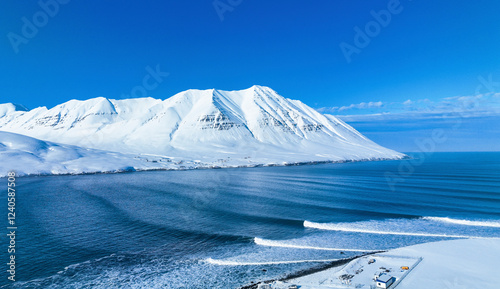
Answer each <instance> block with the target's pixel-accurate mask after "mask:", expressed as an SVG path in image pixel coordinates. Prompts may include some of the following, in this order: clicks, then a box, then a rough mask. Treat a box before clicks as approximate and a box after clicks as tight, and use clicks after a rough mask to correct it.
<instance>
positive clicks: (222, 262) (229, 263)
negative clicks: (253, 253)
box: [204, 258, 340, 266]
mask: <svg viewBox="0 0 500 289" xmlns="http://www.w3.org/2000/svg"><path fill="white" fill-rule="evenodd" d="M338 260H340V259H323V260H292V261H268V262H239V261H230V260H216V259H212V258H208V259H206V260H204V261H205V262H207V263H210V264H214V265H221V266H259V265H280V264H297V263H320V262H333V261H338Z"/></svg>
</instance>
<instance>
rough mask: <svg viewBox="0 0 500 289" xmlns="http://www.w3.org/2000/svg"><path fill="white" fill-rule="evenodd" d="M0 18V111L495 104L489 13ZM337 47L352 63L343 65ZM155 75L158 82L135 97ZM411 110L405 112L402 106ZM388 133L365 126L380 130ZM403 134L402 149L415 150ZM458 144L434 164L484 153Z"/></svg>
mask: <svg viewBox="0 0 500 289" xmlns="http://www.w3.org/2000/svg"><path fill="white" fill-rule="evenodd" d="M40 3H42V4H40ZM0 5H1V8H2V9H1V10H0V11H1V12H0V16H1V17H0V24H1V25H0V29H1V34H2V35H3V41H2V42H1V43H0V49H1V50H0V51H1V54H0V61H1V63H2V70H1V72H0V74H1V75H0V76H1V77H0V84H1V87H2V96H1V99H0V102H15V103H21V104H24V105H25V106H27V107H28V108H34V107H37V106H42V105H44V106H48V107H52V106H54V105H56V104H58V103H61V102H64V101H67V100H70V99H74V98H76V99H88V98H92V97H97V96H104V97H108V98H115V99H116V98H125V97H130V96H142V95H144V94H147V95H148V96H152V97H155V98H162V99H163V98H167V97H169V96H171V95H173V94H175V93H177V92H179V91H182V90H186V89H189V88H200V89H206V88H219V89H226V90H233V89H243V88H248V87H250V86H252V85H253V84H260V85H267V86H269V87H271V88H273V89H275V90H276V91H278V92H279V93H280V94H282V95H283V96H285V97H288V98H292V99H300V100H302V101H303V102H305V103H306V104H308V105H310V106H312V107H315V108H317V109H320V110H322V111H323V112H328V113H332V114H337V115H366V114H374V113H375V114H377V113H378V114H382V113H383V114H397V113H400V114H401V113H403V114H404V113H408V112H409V111H412V112H413V113H414V114H415V113H416V111H415V110H417V111H418V112H420V113H428V112H433V111H434V110H435V109H436V106H435V105H429V103H434V104H442V102H443V101H447V100H446V99H448V101H451V102H453V101H454V100H453V98H454V97H455V100H456V98H457V97H474V96H477V95H480V94H481V95H483V94H484V95H486V94H490V96H487V97H489V98H491V100H489V101H493V102H495V101H497V100H498V98H496V97H493V96H491V95H493V94H494V93H497V92H500V84H499V83H498V82H500V54H499V52H498V51H500V29H499V25H498V24H497V23H498V11H500V2H498V1H453V4H452V3H451V2H449V1H421V0H413V1H410V0H400V1H395V0H390V1H368V0H365V1H361V0H352V1H331V0H318V1H314V2H310V1H309V2H308V1H293V0H292V1H291V0H288V1H258V0H252V1H249V0H220V1H219V0H217V1H211V0H210V1H190V0H184V1H147V0H146V1H120V2H117V1H105V0H103V1H93V2H91V3H89V1H76V0H72V1H68V0H64V1H63V0H59V2H57V0H42V1H40V2H38V1H30V2H20V1H16V0H6V1H2V4H0ZM44 8H45V9H44ZM45 11H47V12H45ZM49 14H50V15H49ZM44 15H45V16H44ZM377 15H379V16H377ZM388 15H390V19H389V18H388ZM26 21H28V23H29V24H26ZM30 25H33V27H34V28H35V29H34V31H33V29H32V30H30V29H29V28H30V27H29V26H30ZM33 27H31V28H33ZM358 28H359V29H358ZM359 31H362V32H361V33H359ZM360 35H361V36H360ZM356 40H357V41H356ZM356 43H357V44H360V45H356ZM341 47H351V48H353V49H354V50H355V52H352V51H354V50H349V51H351V52H352V53H351V54H349V55H347V54H346V53H345V52H343V50H342V48H341ZM346 55H347V56H348V57H346ZM152 70H153V71H154V70H157V73H156V77H153V78H152V79H153V80H156V82H154V81H153V84H154V85H149V86H148V87H147V89H144V87H143V85H142V82H143V79H144V78H145V77H146V76H147V75H150V74H151V71H152ZM167 73H168V76H167ZM150 80H151V77H150ZM150 84H151V83H150ZM138 86H139V87H143V88H142V89H137V87H138ZM408 100H410V103H413V104H412V106H410V107H411V108H410V109H409V108H408V107H405V106H404V104H403V103H404V102H406V101H408ZM426 101H427V103H425V102H426ZM342 107H345V108H344V109H342V110H340V108H342ZM448 109H450V107H448ZM443 110H445V108H444V107H440V108H439V111H440V112H442V111H443ZM473 110H474V111H475V109H473ZM488 114H489V115H488V116H487V117H492V116H491V115H490V114H491V112H488ZM407 116H410V115H407ZM483 116H484V115H478V114H475V116H474V118H478V117H483ZM391 117H392V116H391ZM419 117H420V115H419ZM484 117H486V116H484ZM403 118H404V119H406V120H407V121H409V122H414V121H411V120H408V118H405V117H403ZM390 119H394V118H390ZM390 119H388V118H384V119H382V118H381V117H379V119H378V120H376V121H379V122H380V124H382V123H383V124H384V126H391V122H390ZM401 119H402V118H399V120H398V121H397V122H398V123H401ZM416 119H420V118H416ZM464 119H465V118H464ZM467 119H471V118H470V117H467ZM351 120H352V121H353V124H354V125H355V123H361V122H362V120H359V119H358V120H354V119H351ZM373 121H375V120H374V119H373ZM392 123H393V122H392ZM422 123H424V122H422ZM435 125H436V126H439V124H435ZM378 126H379V125H377V124H376V123H375V124H374V127H373V128H367V127H366V126H362V125H360V126H359V127H358V128H359V129H360V131H362V132H364V133H369V134H370V137H372V138H374V140H377V139H378V138H380V139H382V140H384V139H386V135H385V133H384V132H380V133H378V132H377V131H376V127H378ZM355 127H356V125H355ZM394 127H399V125H398V126H394ZM481 127H482V125H476V126H475V129H474V130H477V128H481ZM465 128H466V126H464V127H463V128H462V129H463V130H465ZM423 129H424V130H429V129H432V127H425V128H423ZM374 130H375V131H374ZM377 133H378V134H377ZM401 133H402V134H401V136H402V137H404V138H406V139H407V140H408V141H410V142H411V138H415V136H414V135H411V134H408V131H401ZM424 134H425V133H424ZM497 135H498V134H497ZM460 141H463V142H466V143H465V144H463V145H461V146H460V147H459V146H455V147H453V146H452V147H451V148H448V147H447V148H445V150H453V149H454V148H455V149H458V148H459V149H460V150H484V148H479V147H478V146H475V144H477V143H478V141H477V139H475V138H473V137H471V136H467V137H464V138H463V139H460ZM384 144H385V145H388V146H389V147H391V146H392V147H393V148H396V149H400V150H413V149H414V148H415V146H413V149H412V148H411V145H405V146H401V145H400V144H398V143H397V142H394V143H393V144H391V143H389V144H386V143H384ZM498 144H499V142H498V137H497V142H496V143H494V144H493V145H489V146H488V147H490V150H499V149H493V148H492V147H494V146H495V145H498ZM464 145H465V147H463V146H464ZM482 147H483V146H482Z"/></svg>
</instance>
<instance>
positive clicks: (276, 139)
mask: <svg viewBox="0 0 500 289" xmlns="http://www.w3.org/2000/svg"><path fill="white" fill-rule="evenodd" d="M1 107H2V106H1V105H0V108H1ZM0 112H1V110H0ZM0 131H5V132H11V133H16V134H21V135H26V136H30V137H33V138H36V139H40V140H43V141H52V142H57V143H62V144H67V145H77V146H80V147H84V148H92V149H99V150H106V151H115V152H120V153H127V154H154V155H164V156H175V157H183V158H187V159H203V160H207V161H212V160H213V159H223V158H231V157H233V158H237V159H241V160H245V161H244V162H247V161H246V160H248V159H249V158H253V159H259V160H260V162H262V163H284V162H309V161H330V160H331V161H338V160H359V159H372V158H373V159H379V158H383V159H398V158H402V157H404V155H403V154H400V153H397V152H395V151H392V150H390V149H386V148H383V147H381V146H379V145H377V144H375V143H373V142H372V141H370V140H369V139H367V138H366V137H364V136H363V135H362V134H360V133H359V132H357V131H356V130H355V129H354V128H352V127H351V126H349V125H348V124H346V123H345V122H343V121H342V120H340V119H338V118H336V117H334V116H332V115H323V114H321V113H319V112H318V111H316V110H314V109H312V108H311V107H309V106H307V105H306V104H304V103H302V102H301V101H299V100H292V99H288V98H285V97H283V96H281V95H279V94H278V93H277V92H275V91H274V90H272V89H271V88H269V87H265V86H258V85H254V86H252V87H250V88H248V89H244V90H233V91H224V90H217V89H206V90H198V89H190V90H186V91H183V92H179V93H177V94H175V95H173V96H172V97H170V98H166V99H163V100H161V99H155V98H151V97H145V98H133V99H118V100H116V99H108V98H104V97H96V98H92V99H88V100H70V101H67V102H65V103H62V104H59V105H56V106H54V107H53V108H50V109H47V108H46V107H38V108H35V109H32V110H29V111H20V110H12V109H10V110H8V111H7V112H6V113H5V114H4V115H2V114H1V113H0Z"/></svg>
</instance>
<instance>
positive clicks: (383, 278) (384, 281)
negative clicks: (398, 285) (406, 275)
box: [375, 274, 396, 289]
mask: <svg viewBox="0 0 500 289" xmlns="http://www.w3.org/2000/svg"><path fill="white" fill-rule="evenodd" d="M395 279H396V278H394V277H392V276H389V275H386V274H383V275H380V276H379V277H377V279H376V280H375V283H376V284H377V288H384V289H385V288H389V287H390V286H391V285H392V283H394V280H395Z"/></svg>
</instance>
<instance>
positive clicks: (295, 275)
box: [239, 251, 386, 289]
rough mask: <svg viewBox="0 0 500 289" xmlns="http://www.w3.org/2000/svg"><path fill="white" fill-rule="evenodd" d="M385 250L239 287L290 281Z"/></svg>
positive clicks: (251, 287)
mask: <svg viewBox="0 0 500 289" xmlns="http://www.w3.org/2000/svg"><path fill="white" fill-rule="evenodd" d="M383 252H386V251H376V252H370V253H366V254H361V255H357V256H353V257H349V258H344V259H339V260H336V261H331V262H328V263H326V264H322V265H318V266H314V267H311V268H308V269H304V270H300V271H297V272H293V273H290V274H287V275H286V276H285V277H283V278H279V279H270V280H265V281H260V282H257V283H254V284H250V285H245V286H242V287H239V289H256V288H257V287H258V286H259V284H269V283H272V282H275V281H281V282H284V281H290V280H293V279H296V278H300V277H305V276H309V275H312V274H315V273H318V272H323V271H326V270H329V269H332V268H336V267H340V266H343V265H346V264H348V263H350V262H351V261H354V260H356V259H359V258H361V257H364V256H370V255H373V254H376V253H383Z"/></svg>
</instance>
